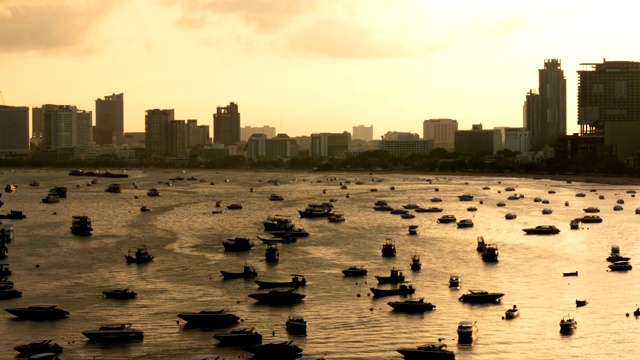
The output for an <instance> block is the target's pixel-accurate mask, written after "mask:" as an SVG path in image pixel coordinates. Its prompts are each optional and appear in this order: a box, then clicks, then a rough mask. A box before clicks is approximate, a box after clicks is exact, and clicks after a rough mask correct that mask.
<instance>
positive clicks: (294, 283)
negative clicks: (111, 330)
mask: <svg viewBox="0 0 640 360" xmlns="http://www.w3.org/2000/svg"><path fill="white" fill-rule="evenodd" d="M254 281H255V283H256V284H258V287H259V288H260V289H271V288H278V287H286V288H297V287H300V286H305V285H307V280H306V279H305V278H304V276H302V275H297V274H293V275H291V281H261V280H254Z"/></svg>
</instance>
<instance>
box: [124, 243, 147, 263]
mask: <svg viewBox="0 0 640 360" xmlns="http://www.w3.org/2000/svg"><path fill="white" fill-rule="evenodd" d="M125 258H126V259H127V264H142V263H148V262H151V261H153V259H154V257H153V255H151V254H149V251H148V250H147V247H146V246H143V247H139V248H137V249H136V251H135V252H134V253H133V255H132V254H131V250H129V253H128V254H127V255H125Z"/></svg>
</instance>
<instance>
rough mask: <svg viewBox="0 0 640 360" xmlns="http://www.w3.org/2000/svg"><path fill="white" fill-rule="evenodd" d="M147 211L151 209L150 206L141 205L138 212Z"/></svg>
mask: <svg viewBox="0 0 640 360" xmlns="http://www.w3.org/2000/svg"><path fill="white" fill-rule="evenodd" d="M147 211H151V208H150V207H149V206H147V205H142V206H140V212H147Z"/></svg>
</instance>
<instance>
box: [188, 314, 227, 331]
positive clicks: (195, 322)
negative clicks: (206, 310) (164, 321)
mask: <svg viewBox="0 0 640 360" xmlns="http://www.w3.org/2000/svg"><path fill="white" fill-rule="evenodd" d="M178 317H179V318H180V319H182V320H184V321H186V322H187V324H188V325H189V326H193V327H203V328H211V329H213V328H221V327H226V326H229V325H233V324H236V323H237V322H238V320H240V318H239V317H238V316H236V315H234V314H199V313H193V314H189V313H183V314H178Z"/></svg>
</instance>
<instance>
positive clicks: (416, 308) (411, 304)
mask: <svg viewBox="0 0 640 360" xmlns="http://www.w3.org/2000/svg"><path fill="white" fill-rule="evenodd" d="M387 304H388V305H389V306H391V307H392V308H393V310H395V311H399V312H407V313H421V312H425V311H430V310H433V309H435V308H436V306H435V305H433V304H432V303H430V302H424V298H420V299H418V300H413V299H408V300H405V301H390V302H388V303H387Z"/></svg>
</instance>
